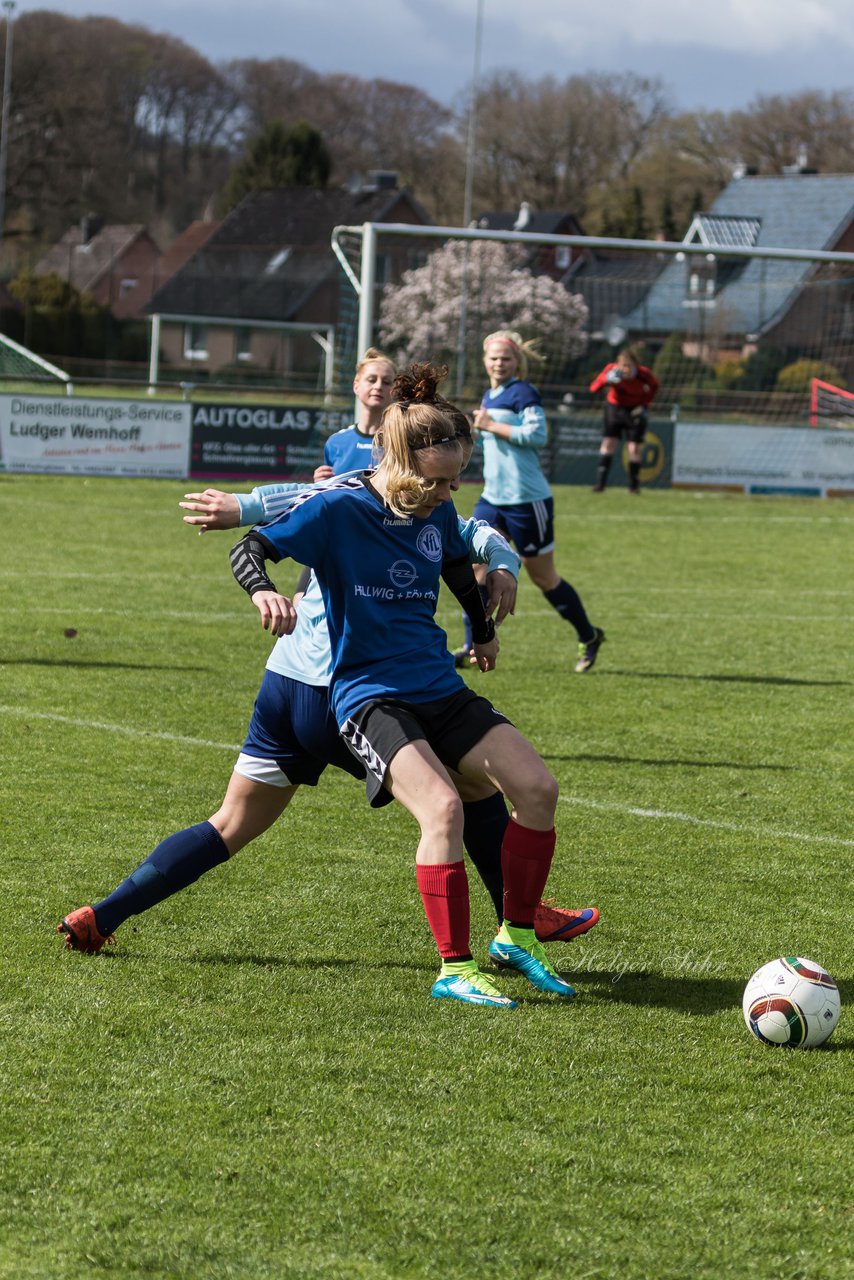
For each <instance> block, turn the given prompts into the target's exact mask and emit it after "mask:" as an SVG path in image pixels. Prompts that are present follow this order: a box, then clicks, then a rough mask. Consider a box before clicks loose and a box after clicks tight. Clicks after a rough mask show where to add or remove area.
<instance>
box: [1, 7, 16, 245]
mask: <svg viewBox="0 0 854 1280" xmlns="http://www.w3.org/2000/svg"><path fill="white" fill-rule="evenodd" d="M3 8H4V9H5V10H6V56H5V58H4V59H3V120H2V122H0V244H2V242H3V231H4V228H5V224H6V160H7V156H8V153H9V112H10V110H11V106H12V37H13V34H14V30H15V21H14V16H13V15H14V13H15V0H3Z"/></svg>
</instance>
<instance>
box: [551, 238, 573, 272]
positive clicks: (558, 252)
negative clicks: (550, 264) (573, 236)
mask: <svg viewBox="0 0 854 1280" xmlns="http://www.w3.org/2000/svg"><path fill="white" fill-rule="evenodd" d="M571 261H572V250H571V249H570V247H569V245H568V244H559V245H558V247H557V248H556V249H555V266H556V267H557V268H558V270H560V271H566V269H567V267H568V266H569V264H570V262H571Z"/></svg>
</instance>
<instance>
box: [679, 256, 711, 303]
mask: <svg viewBox="0 0 854 1280" xmlns="http://www.w3.org/2000/svg"><path fill="white" fill-rule="evenodd" d="M716 287H717V259H716V257H715V255H714V254H713V253H709V254H706V256H705V257H703V258H701V257H699V256H697V257H694V256H693V255H692V256H691V257H690V258H689V259H688V280H687V287H686V291H685V302H686V303H687V304H688V306H698V307H699V306H702V305H703V304H704V303H710V302H714V300H715V289H716Z"/></svg>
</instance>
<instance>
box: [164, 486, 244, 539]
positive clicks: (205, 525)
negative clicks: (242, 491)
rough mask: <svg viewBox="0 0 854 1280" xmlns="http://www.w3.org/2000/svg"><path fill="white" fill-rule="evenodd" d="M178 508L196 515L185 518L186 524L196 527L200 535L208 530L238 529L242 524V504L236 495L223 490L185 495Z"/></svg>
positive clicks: (208, 490) (206, 490)
mask: <svg viewBox="0 0 854 1280" xmlns="http://www.w3.org/2000/svg"><path fill="white" fill-rule="evenodd" d="M184 499H185V500H184V502H179V503H178V506H179V507H181V508H182V509H183V510H184V511H192V512H194V513H195V514H193V515H190V516H184V524H191V525H195V526H196V527H197V528H198V530H199V533H204V532H205V530H206V529H236V528H237V526H238V525H239V524H240V503H239V501H238V499H237V494H236V493H223V491H222V489H205V491H204V493H185V494H184Z"/></svg>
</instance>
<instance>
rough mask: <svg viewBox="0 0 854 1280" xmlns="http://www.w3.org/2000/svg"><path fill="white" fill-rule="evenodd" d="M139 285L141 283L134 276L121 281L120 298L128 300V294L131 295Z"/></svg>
mask: <svg viewBox="0 0 854 1280" xmlns="http://www.w3.org/2000/svg"><path fill="white" fill-rule="evenodd" d="M138 284H139V281H138V280H137V279H135V278H134V277H133V276H126V277H125V279H124V280H120V281H119V297H120V298H126V297H127V296H128V294H129V293H131V292H132V291H133V290H134V289H135V288H136V286H137V285H138Z"/></svg>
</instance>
